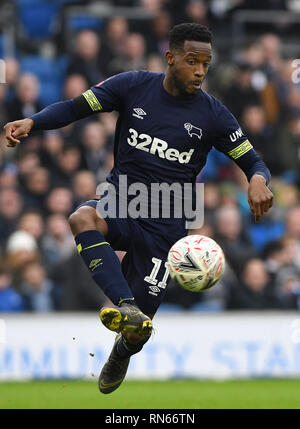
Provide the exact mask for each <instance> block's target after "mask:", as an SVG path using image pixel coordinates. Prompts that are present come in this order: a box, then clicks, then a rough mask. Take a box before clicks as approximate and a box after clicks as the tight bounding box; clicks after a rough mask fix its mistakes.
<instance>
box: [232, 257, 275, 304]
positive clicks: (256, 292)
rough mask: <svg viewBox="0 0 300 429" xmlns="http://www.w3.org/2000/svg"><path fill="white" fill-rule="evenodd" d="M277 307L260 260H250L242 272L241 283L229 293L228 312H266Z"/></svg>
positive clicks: (267, 276) (268, 279)
mask: <svg viewBox="0 0 300 429" xmlns="http://www.w3.org/2000/svg"><path fill="white" fill-rule="evenodd" d="M278 307H279V303H278V301H277V299H276V297H275V294H274V292H273V290H272V285H271V284H270V278H269V275H268V273H267V271H266V268H265V266H264V263H263V261H262V260H260V259H256V258H251V259H250V260H249V261H248V262H247V263H246V264H245V267H244V269H243V271H242V275H241V283H240V284H239V285H238V287H232V288H231V289H230V291H229V295H228V302H227V308H228V309H230V310H242V309H244V310H246V309H247V310H267V309H275V308H278Z"/></svg>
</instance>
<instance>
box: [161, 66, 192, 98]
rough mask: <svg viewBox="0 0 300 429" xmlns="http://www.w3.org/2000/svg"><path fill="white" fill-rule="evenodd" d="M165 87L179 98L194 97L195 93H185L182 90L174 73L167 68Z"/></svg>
mask: <svg viewBox="0 0 300 429" xmlns="http://www.w3.org/2000/svg"><path fill="white" fill-rule="evenodd" d="M163 87H164V89H165V91H166V92H167V93H168V94H169V95H171V96H172V97H174V98H177V99H179V100H183V101H184V100H189V99H191V98H193V95H189V94H183V93H182V91H180V89H179V88H178V86H177V85H176V82H175V80H174V78H173V76H172V74H171V73H170V72H169V71H168V70H167V72H166V76H165V78H164V80H163Z"/></svg>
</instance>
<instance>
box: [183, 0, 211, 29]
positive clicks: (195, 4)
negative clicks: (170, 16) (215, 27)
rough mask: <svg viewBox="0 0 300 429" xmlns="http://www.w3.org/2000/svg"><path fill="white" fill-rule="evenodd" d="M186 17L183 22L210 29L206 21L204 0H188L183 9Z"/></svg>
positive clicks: (206, 10)
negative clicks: (195, 23)
mask: <svg viewBox="0 0 300 429" xmlns="http://www.w3.org/2000/svg"><path fill="white" fill-rule="evenodd" d="M185 14H186V17H185V18H184V20H183V21H186V22H197V23H198V24H202V25H205V26H206V27H210V24H209V19H208V7H207V4H206V2H205V1H204V0H188V2H187V5H186V7H185Z"/></svg>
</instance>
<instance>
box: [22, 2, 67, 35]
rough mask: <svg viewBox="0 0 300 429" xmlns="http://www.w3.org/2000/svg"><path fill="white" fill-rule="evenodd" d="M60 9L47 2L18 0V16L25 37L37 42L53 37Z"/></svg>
mask: <svg viewBox="0 0 300 429" xmlns="http://www.w3.org/2000/svg"><path fill="white" fill-rule="evenodd" d="M59 9H60V7H59V5H57V4H55V3H53V2H50V1H47V0H22V1H21V0H18V16H19V20H20V23H21V25H22V27H23V30H24V33H25V36H26V37H28V38H30V39H35V40H36V39H45V38H47V37H51V36H53V35H54V33H55V22H56V17H57V15H58V11H59Z"/></svg>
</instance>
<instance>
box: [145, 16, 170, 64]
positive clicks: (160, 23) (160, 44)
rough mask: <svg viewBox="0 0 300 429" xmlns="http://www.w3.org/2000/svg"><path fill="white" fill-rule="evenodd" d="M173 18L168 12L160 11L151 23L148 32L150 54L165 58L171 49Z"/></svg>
mask: <svg viewBox="0 0 300 429" xmlns="http://www.w3.org/2000/svg"><path fill="white" fill-rule="evenodd" d="M170 30H171V18H170V15H169V14H168V12H166V11H165V10H160V11H159V12H158V13H157V14H156V15H155V16H154V17H153V19H152V20H151V21H150V31H148V32H147V35H148V38H147V46H148V52H149V53H152V54H154V55H158V56H159V57H161V58H162V57H164V55H165V53H166V51H167V50H168V49H169V31H170Z"/></svg>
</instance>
